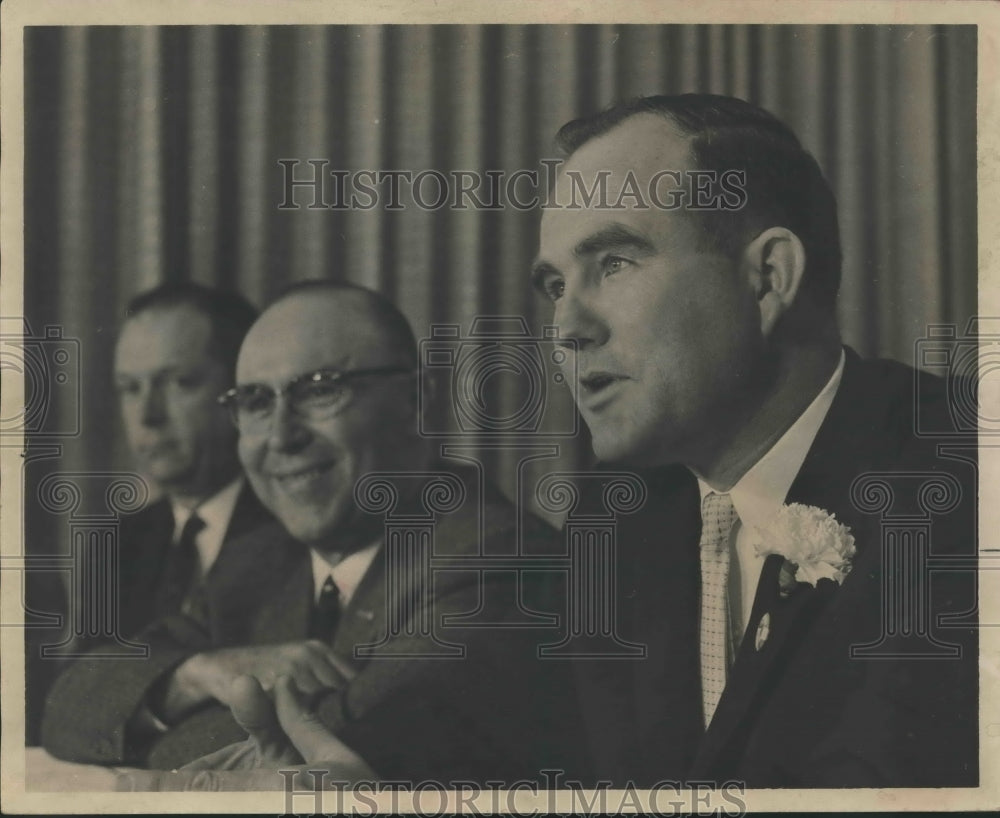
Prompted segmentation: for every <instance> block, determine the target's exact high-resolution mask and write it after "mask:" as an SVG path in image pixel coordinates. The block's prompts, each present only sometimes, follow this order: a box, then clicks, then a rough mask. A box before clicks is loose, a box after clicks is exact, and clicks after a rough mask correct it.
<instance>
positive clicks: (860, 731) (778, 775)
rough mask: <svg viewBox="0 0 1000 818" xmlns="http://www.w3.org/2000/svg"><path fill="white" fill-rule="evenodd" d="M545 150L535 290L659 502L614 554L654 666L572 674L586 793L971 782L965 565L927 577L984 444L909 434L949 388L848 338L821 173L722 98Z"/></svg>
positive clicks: (959, 529) (944, 552)
mask: <svg viewBox="0 0 1000 818" xmlns="http://www.w3.org/2000/svg"><path fill="white" fill-rule="evenodd" d="M558 141H559V143H560V145H561V146H562V148H563V149H564V151H565V154H566V157H567V158H566V162H565V164H564V165H563V166H562V167H561V168H560V172H559V177H558V180H557V183H556V191H555V200H554V203H553V204H552V206H550V207H548V208H547V209H546V211H545V213H544V215H543V218H542V226H541V242H540V253H539V256H538V259H537V260H536V262H535V264H534V272H533V276H534V281H535V284H536V286H537V287H538V288H539V289H540V290H541V291H542V292H544V293H545V294H546V295H547V296H548V297H549V298H550V299H551V300H552V302H553V305H554V310H555V323H557V324H558V325H559V328H560V331H561V335H562V336H563V337H565V338H567V339H570V340H572V341H573V342H574V347H573V349H572V350H570V356H569V367H568V369H567V374H568V375H569V376H570V379H571V380H572V381H573V383H572V384H571V385H572V387H573V389H574V394H575V398H576V402H577V404H578V406H579V408H580V411H581V413H582V415H583V418H584V420H585V421H586V423H587V425H588V427H589V428H590V432H591V435H592V439H593V445H594V451H595V453H596V455H597V456H598V458H599V459H600V460H601V461H602V462H605V463H615V464H619V465H618V468H620V467H621V464H627V465H629V466H632V467H635V468H638V469H641V470H643V471H642V473H643V474H645V476H646V478H647V480H648V482H649V485H650V501H649V502H647V504H646V508H645V511H644V512H643V513H642V514H637V515H635V516H634V517H632V518H625V519H623V520H622V521H620V524H619V560H618V566H619V583H620V589H619V595H618V599H619V600H621V611H620V614H621V617H620V620H619V621H621V622H622V626H621V634H622V637H623V638H625V639H628V640H631V641H635V642H639V643H642V644H645V645H647V656H646V658H645V659H644V660H643V661H640V662H636V663H633V664H632V666H627V665H628V664H629V663H623V662H620V661H618V662H606V663H601V662H593V663H588V664H587V665H586V666H583V665H581V666H580V668H579V671H580V672H579V673H578V674H577V681H578V683H577V687H578V690H579V693H580V700H581V703H582V706H583V708H584V712H585V713H586V714H587V721H588V723H589V724H588V726H589V729H590V731H591V737H592V740H591V747H592V752H593V756H594V758H595V769H596V771H597V774H598V777H607V778H611V779H612V780H615V781H619V782H621V781H624V780H628V779H631V780H635V781H638V782H642V783H644V784H646V785H647V786H649V785H651V784H652V783H654V782H656V781H660V780H665V779H666V780H695V779H709V780H715V781H718V782H722V781H726V780H740V781H744V782H745V783H746V784H747V786H750V787H803V786H825V787H861V786H966V785H975V784H976V783H977V781H978V753H977V728H978V717H977V714H978V710H977V675H976V674H977V660H978V656H977V639H976V618H975V610H976V598H975V572H974V570H973V568H972V566H971V564H968V563H967V564H965V567H964V570H952V571H948V572H940V573H938V572H935V573H934V574H933V575H932V574H931V573H929V572H928V571H926V565H927V564H926V563H919V560H921V559H923V558H924V557H926V556H927V554H928V553H933V554H934V556H935V557H943V558H947V557H948V556H958V557H961V556H963V555H964V556H965V557H974V555H975V553H976V544H975V512H976V467H975V459H976V453H975V438H974V436H973V438H972V440H971V445H966V446H965V447H964V449H963V448H962V447H956V448H955V450H954V451H951V452H950V453H949V452H946V451H944V450H943V449H941V448H940V447H939V446H938V444H939V443H940V442H942V440H947V438H946V437H945V438H941V439H928V438H925V437H923V436H921V435H919V434H918V429H917V426H916V423H917V418H920V419H921V423H922V424H924V427H925V428H927V429H935V430H938V431H943V432H947V431H949V430H954V423H953V422H952V421H951V415H950V413H949V409H950V408H952V407H949V405H948V399H949V394H948V391H947V388H946V385H945V383H944V382H943V381H941V380H940V379H937V378H934V377H931V376H927V375H923V374H919V375H918V374H917V373H916V372H915V371H914V370H911V369H909V368H907V367H903V366H901V365H898V364H894V363H891V362H885V361H871V362H866V361H862V360H860V359H859V358H858V356H857V355H856V354H854V352H853V351H851V350H850V349H848V348H846V347H843V346H842V344H841V340H840V334H839V332H838V327H837V320H836V294H837V290H838V284H839V277H840V248H839V236H838V228H837V217H836V206H835V202H834V198H833V195H832V193H831V191H830V189H829V186H828V185H827V183H826V180H825V179H824V178H823V176H822V173H821V171H820V169H819V167H818V165H817V164H816V162H815V160H814V159H813V158H812V157H811V156H809V154H808V153H806V152H805V151H804V150H803V149H802V147H801V145H800V144H799V142H798V140H797V139H796V137H795V136H794V134H793V133H792V132H791V131H790V130H789V129H788V128H787V127H786V126H785V125H784V124H782V123H780V122H779V121H778V120H776V119H775V118H774V117H773V116H771V115H770V114H768V113H767V112H765V111H763V110H761V109H759V108H756V107H754V106H752V105H749V104H748V103H745V102H743V101H741V100H736V99H732V98H724V97H715V96H708V95H684V96H678V97H652V98H647V99H641V100H638V101H634V102H630V103H625V104H622V105H619V106H616V107H614V108H612V109H610V110H608V111H606V112H604V113H601V114H598V115H596V116H594V117H590V118H586V119H581V120H576V121H574V122H571V123H569V124H568V125H566V126H564V128H563V129H562V130H561V131H560V134H559V137H558ZM597 185H602V186H605V187H603V188H598V189H599V190H600V191H603V194H602V196H603V201H593V200H592V201H589V202H587V201H583V202H581V198H580V192H581V191H582V190H584V189H586V190H588V191H591V190H593V189H595V186H597ZM583 186H585V188H584V187H583ZM597 198H601V197H597V196H595V197H594V199H597ZM967 444H968V441H967ZM928 492H931V493H933V492H937V493H938V496H937V497H936V499H934V500H932V499H931V498H930V497H929V496H928ZM883 499H884V502H882V500H883ZM796 503H798V504H803V505H805V506H809V507H811V508H808V509H801V508H798V509H797V508H795V507H792V508H791V509H789V508H788V507H789V506H791V504H796ZM880 511H881V512H885V515H886V516H885V517H884V518H883V517H882V516H880V515H879V513H877V512H880ZM931 523H933V526H932V525H931ZM839 525H845V526H847V528H848V529H849V531H847V530H844V529H843V528H840V527H839ZM900 526H902V527H900ZM907 526H909V528H907ZM931 534H933V539H932V541H931V539H930V535H931ZM849 537H850V538H853V541H852V540H851V539H849ZM821 544H822V545H824V546H825V549H824V550H825V553H818V548H817V546H819V545H821ZM852 545H853V547H852ZM928 549H929V551H928ZM918 563H919V567H916V566H918ZM952 564H953V565H954V566H955V567H956V568H958V567H959V565H960V563H959V562H953V563H952ZM845 575H846V576H845ZM817 577H823V578H817ZM897 592H898V593H899V595H898V596H895V597H893V596H892V594H894V593H897ZM897 606H899V607H898V608H897ZM914 637H916V638H914Z"/></svg>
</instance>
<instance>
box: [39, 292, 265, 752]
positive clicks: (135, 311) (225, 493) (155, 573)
mask: <svg viewBox="0 0 1000 818" xmlns="http://www.w3.org/2000/svg"><path fill="white" fill-rule="evenodd" d="M256 317H257V312H256V310H255V309H254V308H253V306H251V305H250V304H249V302H247V301H246V299H244V298H243V297H242V296H240V295H237V294H236V293H230V292H225V291H222V290H216V289H212V288H208V287H203V286H201V285H198V284H194V283H175V284H165V285H162V286H160V287H157V288H155V289H153V290H149V291H147V292H144V293H142V294H140V295H138V296H137V297H136V298H134V299H133V300H132V301H131V302H130V303H129V305H128V308H127V311H126V320H125V323H124V325H123V327H122V330H121V334H120V336H119V338H118V343H117V346H116V351H115V362H114V368H115V382H116V385H117V389H118V396H119V403H120V407H121V413H122V420H123V425H124V428H125V433H126V437H127V439H128V443H129V447H130V449H131V451H132V454H133V456H134V458H135V460H136V465H137V467H138V468H139V470H140V471H141V472H142V473H143V474H144V475H146V476H147V477H149V478H150V479H151V480H152V481H154V482H155V484H156V486H157V487H158V488H159V489H160V491H161V492H162V496H161V497H160V498H159V499H157V500H155V501H154V502H152V503H150V504H149V505H148V506H147V507H146V508H144V509H142V510H141V511H139V512H137V513H135V514H131V515H128V516H125V517H123V518H122V520H121V522H120V526H119V531H118V544H119V554H120V563H119V564H120V574H119V585H118V593H119V599H118V604H119V618H118V626H119V634H120V635H121V636H122V637H124V638H131V637H134V636H135V635H136V634H137V633H139V631H141V630H142V629H143V628H145V627H146V626H147V625H149V624H150V623H151V622H153V621H155V620H157V619H159V618H161V617H164V616H168V615H171V614H176V613H178V612H180V611H181V610H182V609H184V608H186V607H187V606H190V605H191V604H192V601H193V600H194V599H195V598H196V597H197V596H198V595H199V594H201V593H202V591H203V587H204V584H205V582H206V581H207V580H208V578H210V577H212V576H213V575H215V574H217V573H224V572H225V570H226V565H227V564H232V563H238V562H239V559H240V557H239V554H237V553H234V551H233V548H232V543H233V541H234V540H235V539H237V538H239V537H240V536H242V535H243V534H246V533H248V532H250V531H253V530H254V529H255V528H257V527H258V526H261V525H264V524H266V523H267V522H269V521H270V520H271V519H272V518H271V516H270V514H269V513H268V512H267V511H266V510H265V509H264V508H263V506H261V504H260V503H259V502H258V500H257V498H256V497H255V496H254V494H253V492H252V491H251V490H250V488H249V486H247V485H246V481H245V479H244V478H243V476H242V471H241V469H240V465H239V461H238V459H237V456H236V433H235V430H234V429H233V428H232V424H231V423H230V422H229V418H228V414H227V412H226V410H225V409H224V408H223V407H221V406H219V405H218V402H217V400H216V398H217V397H218V395H219V393H220V392H222V391H224V390H225V389H227V388H229V387H230V386H231V385H232V383H233V376H234V373H235V369H236V356H237V354H238V353H239V348H240V344H241V343H242V341H243V337H244V335H246V332H247V330H248V329H249V328H250V325H251V324H252V323H253V322H254V320H255V319H256ZM78 604H89V601H88V600H79V601H78ZM80 647H81V648H86V649H90V648H93V649H95V650H97V649H99V648H100V646H99V645H98V644H96V643H95V644H91V643H90V642H87V643H83V644H81V645H80ZM121 668H122V663H121V662H117V661H98V660H89V659H85V660H82V661H80V662H77V663H74V664H72V665H70V666H69V667H68V669H67V670H66V671H65V673H64V674H63V675H62V676H61V677H60V678H59V680H58V681H57V682H56V684H55V686H54V687H53V689H52V691H51V692H50V694H49V700H48V704H47V707H46V717H45V722H44V727H43V731H44V735H43V740H44V743H45V745H46V746H47V747H48V748H49V750H50V751H51V752H53V753H55V754H57V755H60V756H62V757H67V758H71V759H74V760H75V759H80V760H84V759H88V758H90V757H91V756H92V752H91V750H89V749H88V746H89V745H90V743H91V737H90V736H89V735H88V734H87V732H86V720H85V719H84V720H81V719H80V718H79V713H80V712H81V711H87V710H89V709H91V708H94V707H97V708H99V707H100V706H101V705H100V702H101V701H103V702H110V701H112V700H113V699H114V698H115V696H114V693H115V691H116V689H117V686H118V683H119V681H120V677H119V672H120V671H121ZM98 694H99V698H96V697H97V695H98ZM105 706H106V705H105Z"/></svg>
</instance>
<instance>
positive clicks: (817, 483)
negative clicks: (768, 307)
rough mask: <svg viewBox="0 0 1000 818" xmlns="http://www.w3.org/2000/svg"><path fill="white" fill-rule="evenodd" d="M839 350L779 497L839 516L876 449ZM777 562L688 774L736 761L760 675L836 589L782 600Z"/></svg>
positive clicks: (777, 665)
mask: <svg viewBox="0 0 1000 818" xmlns="http://www.w3.org/2000/svg"><path fill="white" fill-rule="evenodd" d="M846 356H847V360H846V362H845V367H844V374H843V379H842V381H841V384H840V388H839V390H838V391H837V395H836V397H835V398H834V402H833V404H832V405H831V407H830V411H829V413H828V414H827V416H826V418H825V419H824V421H823V424H822V426H821V427H820V430H819V432H818V433H817V435H816V439H815V440H814V441H813V445H812V446H811V447H810V450H809V453H808V455H807V456H806V459H805V461H804V462H803V464H802V468H801V469H800V470H799V474H798V475H797V476H796V479H795V481H794V482H793V484H792V486H791V488H790V489H789V492H788V496H787V498H786V502H787V503H803V504H805V505H811V506H816V507H818V508H822V509H824V510H826V511H831V512H833V513H835V514H836V515H837V517H838V519H841V521H844V513H845V510H847V509H849V508H850V498H849V490H850V485H851V483H852V481H853V480H854V478H855V477H856V476H857V475H858V474H859V473H860V472H861V471H863V470H864V464H865V463H866V462H868V460H869V458H870V457H871V452H872V451H873V450H875V449H877V441H876V440H874V439H873V437H872V435H870V434H865V432H866V431H868V430H870V428H871V425H870V423H866V422H865V418H866V416H870V411H869V407H868V404H867V403H866V401H868V400H870V398H871V394H872V393H871V391H870V388H869V385H866V384H865V383H864V382H863V374H862V373H861V371H860V368H861V363H860V360H859V359H858V357H857V355H856V354H855V353H854V352H853V351H852V350H850V349H847V350H846ZM782 562H783V560H782V558H781V557H779V556H777V555H772V556H770V557H768V558H767V560H766V561H765V564H764V568H763V570H762V572H761V578H760V581H759V583H758V585H757V593H756V596H755V597H754V604H753V609H752V612H751V615H750V620H749V622H748V623H747V630H746V634H745V636H744V639H743V642H742V644H741V646H740V649H739V651H738V653H737V656H736V660H735V662H734V663H733V667H732V670H731V673H730V677H729V681H728V682H727V684H726V689H725V691H724V692H723V694H722V698H721V699H720V701H719V705H718V707H717V709H716V713H715V716H714V718H713V720H712V723H711V724H710V725H709V728H708V731H707V732H706V734H705V738H704V740H703V742H702V744H701V747H700V748H699V751H698V755H697V757H696V759H695V762H694V766H693V768H692V775H695V776H698V775H711V774H712V771H713V770H721V771H725V770H727V769H729V765H730V764H731V763H732V762H734V761H736V760H738V756H739V753H740V751H741V749H742V746H743V743H744V739H745V738H746V736H747V734H748V733H749V731H750V729H751V728H752V727H753V714H754V710H755V709H756V708H755V707H754V703H755V700H756V699H757V698H758V697H759V696H761V695H765V694H766V692H767V690H768V689H769V687H770V686H769V684H768V680H769V679H771V678H772V677H773V676H774V675H775V674H778V673H781V672H782V671H783V669H784V667H785V666H787V664H788V661H789V659H790V658H791V656H792V655H793V654H794V652H795V650H796V648H797V647H798V646H799V645H800V644H801V643H802V640H803V638H804V637H805V636H806V634H807V633H808V632H809V629H810V626H811V625H812V624H813V623H814V622H815V621H816V619H817V617H818V616H819V614H820V612H821V611H822V610H823V609H824V608H825V606H826V605H827V603H828V602H829V601H830V599H831V598H832V597H833V595H834V594H835V593H836V591H837V589H838V586H837V585H835V584H834V583H832V582H821V583H820V584H819V585H818V586H817V587H815V588H813V587H812V586H809V585H799V586H798V587H797V588H796V589H795V590H794V591H793V592H792V594H791V595H790V596H789V597H788V598H786V599H782V598H780V596H779V593H778V572H779V570H780V568H781V565H782ZM765 615H766V616H767V617H768V620H769V628H768V634H767V637H766V640H765V641H764V642H763V645H762V646H761V647H760V649H759V650H758V648H757V630H758V628H759V627H760V625H761V620H762V619H763V617H764V616H765ZM723 774H724V773H723Z"/></svg>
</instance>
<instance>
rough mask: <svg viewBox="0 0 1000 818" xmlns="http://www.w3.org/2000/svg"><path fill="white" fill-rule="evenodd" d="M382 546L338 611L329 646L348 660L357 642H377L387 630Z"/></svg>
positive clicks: (353, 658)
mask: <svg viewBox="0 0 1000 818" xmlns="http://www.w3.org/2000/svg"><path fill="white" fill-rule="evenodd" d="M386 604H387V599H386V576H385V547H384V546H383V547H380V548H379V549H378V551H376V552H375V556H374V557H373V558H372V562H371V565H369V566H368V570H367V571H365V575H364V576H363V577H362V578H361V582H360V584H359V585H358V587H357V588H356V589H355V591H354V595H353V596H352V597H351V601H350V602H349V603H348V604H347V606H346V607H345V608H344V610H343V611H342V612H341V617H340V622H339V624H338V625H337V632H336V634H334V639H333V646H334V649H335V650H336V651H337V653H340V654H341V655H343V656H344V657H346V658H349V659H350V660H351V661H357V660H356V659H355V657H354V648H355V647H356V646H357V645H370V644H373V643H375V642H378V641H379V640H380V639H381V638H382V637H383V636H385V634H386V632H387V630H388V627H389V625H388V618H387V611H386Z"/></svg>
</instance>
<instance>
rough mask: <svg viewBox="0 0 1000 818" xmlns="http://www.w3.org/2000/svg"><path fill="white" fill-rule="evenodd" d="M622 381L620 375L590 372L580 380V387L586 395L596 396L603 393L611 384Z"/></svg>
mask: <svg viewBox="0 0 1000 818" xmlns="http://www.w3.org/2000/svg"><path fill="white" fill-rule="evenodd" d="M621 380H624V378H622V377H621V376H620V375H612V374H611V373H610V372H591V373H589V374H587V375H584V376H583V377H582V378H580V386H581V387H582V388H583V391H584V392H585V393H586V394H588V395H596V394H599V393H600V392H603V391H604V390H605V389H607V388H608V387H609V386H611V384H613V383H617V382H618V381H621Z"/></svg>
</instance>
